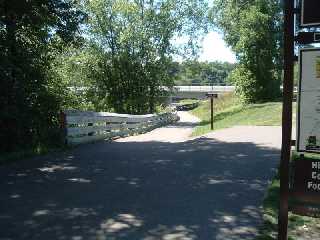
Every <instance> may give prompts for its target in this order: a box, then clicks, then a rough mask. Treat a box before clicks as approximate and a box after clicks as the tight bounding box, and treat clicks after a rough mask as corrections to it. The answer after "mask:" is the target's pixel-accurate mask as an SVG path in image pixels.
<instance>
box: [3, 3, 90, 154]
mask: <svg viewBox="0 0 320 240" xmlns="http://www.w3.org/2000/svg"><path fill="white" fill-rule="evenodd" d="M84 17H85V16H84V15H83V14H82V13H81V12H80V11H79V10H77V8H76V7H75V5H74V4H73V2H71V1H66V0H28V1H27V0H11V1H7V0H1V1H0V85H1V88H0V103H1V104H0V139H1V142H2V144H1V145H0V151H12V150H15V149H18V148H22V147H32V146H35V145H37V144H38V143H39V142H40V141H42V140H44V138H45V139H49V138H50V137H48V135H49V133H50V132H51V128H54V126H55V124H56V115H57V112H58V110H59V105H60V102H61V99H59V94H58V92H59V88H60V86H59V83H58V82H57V81H56V80H55V79H53V78H52V76H51V74H50V64H49V62H50V60H51V57H52V54H51V52H52V51H53V50H54V49H56V48H57V47H59V46H58V45H55V44H54V43H53V42H52V41H51V40H52V39H53V36H54V35H56V36H57V37H59V38H60V39H61V43H65V42H71V41H73V40H75V37H76V34H75V33H76V31H77V30H78V25H79V22H81V21H82V20H84Z"/></svg>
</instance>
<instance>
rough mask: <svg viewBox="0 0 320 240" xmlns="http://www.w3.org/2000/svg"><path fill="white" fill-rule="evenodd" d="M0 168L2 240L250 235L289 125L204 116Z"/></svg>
mask: <svg viewBox="0 0 320 240" xmlns="http://www.w3.org/2000/svg"><path fill="white" fill-rule="evenodd" d="M179 115H180V117H181V121H180V122H178V123H175V124H173V125H171V126H167V127H163V128H160V129H156V130H154V131H152V132H150V133H146V134H143V135H139V136H133V137H128V138H124V139H118V140H117V141H114V142H108V141H105V142H104V141H102V142H98V143H95V144H87V145H83V146H80V147H78V148H75V149H73V150H71V151H69V152H67V153H64V154H62V153H56V154H52V155H50V156H45V157H39V158H34V159H26V160H22V161H19V162H16V163H14V164H9V165H7V166H2V167H0V189H1V191H0V239H1V240H9V239H10V240H19V239H26V240H44V239H46V240H51V239H52V240H63V239H67V240H69V239H70V240H87V239H89V240H93V239H97V240H118V239H120V240H122V239H127V240H199V239H200V240H202V239H203V240H207V239H212V240H249V239H250V240H251V239H253V238H254V237H255V236H256V235H257V230H258V227H259V225H260V224H261V221H262V217H261V204H262V199H263V196H264V194H265V190H266V187H267V185H268V181H269V180H270V179H271V178H272V176H273V175H274V173H275V171H276V167H277V165H278V162H279V146H280V141H281V131H280V127H234V128H230V129H225V130H219V131H216V132H213V133H210V134H207V135H205V136H202V137H200V138H190V134H191V132H192V128H193V127H194V126H195V125H196V122H197V121H198V119H196V118H194V117H192V116H191V115H190V114H189V113H187V112H180V113H179Z"/></svg>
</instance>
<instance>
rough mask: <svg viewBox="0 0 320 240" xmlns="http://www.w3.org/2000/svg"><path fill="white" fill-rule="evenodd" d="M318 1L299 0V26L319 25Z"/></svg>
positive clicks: (319, 6)
mask: <svg viewBox="0 0 320 240" xmlns="http://www.w3.org/2000/svg"><path fill="white" fill-rule="evenodd" d="M319 9H320V1H319V0H302V1H301V27H313V26H319V25H320V12H319Z"/></svg>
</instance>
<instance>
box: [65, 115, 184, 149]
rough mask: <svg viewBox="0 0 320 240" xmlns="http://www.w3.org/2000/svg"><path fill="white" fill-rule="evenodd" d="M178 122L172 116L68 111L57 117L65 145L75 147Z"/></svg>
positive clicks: (176, 117)
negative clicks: (62, 131) (60, 124)
mask: <svg viewBox="0 0 320 240" xmlns="http://www.w3.org/2000/svg"><path fill="white" fill-rule="evenodd" d="M178 119H179V117H178V116H177V114H176V113H175V112H168V113H162V114H147V115H129V114H116V113H109V112H83V111H73V110H70V111H65V112H63V113H61V122H62V126H61V127H62V128H63V130H64V139H65V142H66V144H69V145H77V144H81V143H87V142H92V141H97V140H102V139H112V138H116V137H124V136H130V135H133V134H137V133H143V132H147V131H150V130H152V129H154V128H157V127H160V126H163V125H166V124H169V123H172V122H175V121H177V120H178Z"/></svg>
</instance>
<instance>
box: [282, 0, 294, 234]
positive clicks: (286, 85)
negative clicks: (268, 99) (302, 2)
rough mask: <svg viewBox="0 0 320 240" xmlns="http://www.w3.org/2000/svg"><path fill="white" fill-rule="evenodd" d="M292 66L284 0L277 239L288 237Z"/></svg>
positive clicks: (290, 16) (290, 12)
mask: <svg viewBox="0 0 320 240" xmlns="http://www.w3.org/2000/svg"><path fill="white" fill-rule="evenodd" d="M293 67H294V0H285V1H284V81H283V111H282V148H281V162H280V208H279V218H278V219H279V222H278V240H287V237H288V199H289V163H290V157H291V134H292V99H293Z"/></svg>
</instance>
